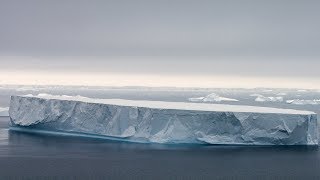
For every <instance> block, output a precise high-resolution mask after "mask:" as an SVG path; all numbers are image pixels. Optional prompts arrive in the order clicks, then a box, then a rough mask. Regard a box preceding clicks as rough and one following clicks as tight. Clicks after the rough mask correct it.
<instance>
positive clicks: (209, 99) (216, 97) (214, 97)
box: [189, 93, 238, 102]
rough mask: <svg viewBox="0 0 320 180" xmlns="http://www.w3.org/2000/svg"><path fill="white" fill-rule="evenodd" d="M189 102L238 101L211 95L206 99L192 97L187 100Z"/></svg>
mask: <svg viewBox="0 0 320 180" xmlns="http://www.w3.org/2000/svg"><path fill="white" fill-rule="evenodd" d="M189 101H191V102H221V101H238V100H237V99H232V98H227V97H221V96H219V95H218V94H216V93H211V94H209V95H207V96H206V97H192V98H189Z"/></svg>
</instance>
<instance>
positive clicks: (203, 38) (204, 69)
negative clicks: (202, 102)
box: [0, 0, 320, 88]
mask: <svg viewBox="0 0 320 180" xmlns="http://www.w3.org/2000/svg"><path fill="white" fill-rule="evenodd" d="M319 7H320V1H317V0H313V1H312V0H300V1H297V0H220V1H215V0H192V1H191V0H114V1H112V0H100V1H98V0H87V1H82V0H74V1H73V0H51V1H49V0H28V1H25V0H20V1H16V0H0V62H1V64H0V83H31V84H32V83H43V82H48V81H47V80H48V79H46V78H49V77H50V80H51V81H52V83H58V82H59V83H62V84H73V83H74V82H77V84H81V80H79V79H75V78H76V77H79V76H78V74H82V75H87V76H86V77H91V78H93V79H98V78H95V77H97V76H99V78H100V80H99V81H96V84H101V83H102V84H103V85H104V84H106V85H108V83H103V82H102V81H103V79H104V77H105V76H107V75H108V76H109V77H111V76H110V74H113V75H115V74H117V75H120V76H124V75H128V77H129V76H130V78H133V80H132V81H130V82H128V85H144V84H145V83H143V80H142V81H140V80H139V81H137V79H139V78H138V76H148V77H152V76H154V77H155V76H157V77H158V78H157V79H158V80H159V77H167V78H169V79H167V81H166V80H165V79H162V80H161V82H162V81H163V82H168V81H170V77H174V78H176V81H177V82H179V81H180V80H179V77H180V78H181V77H199V78H198V79H194V81H196V82H199V81H202V83H201V84H208V83H209V84H210V83H211V84H214V82H217V80H220V81H223V80H225V79H224V78H226V77H228V78H232V77H237V78H243V79H242V80H243V82H244V83H243V84H242V85H241V84H238V83H234V84H232V82H229V84H228V85H227V86H230V87H233V86H241V87H242V86H243V87H245V86H247V85H248V84H250V82H251V81H250V82H249V81H248V79H255V81H256V82H264V80H268V79H269V81H271V79H272V82H274V81H277V79H282V81H279V84H283V83H281V82H285V81H288V83H289V81H290V83H291V84H292V85H290V87H291V86H308V88H312V87H314V88H318V87H319V88H320V85H318V84H320V80H318V79H319V77H320V71H319V67H320V60H319V57H320V33H319V32H320V21H319V17H320V11H319ZM61 73H65V74H69V75H70V76H69V77H70V78H69V79H68V81H65V82H61V81H60V80H59V81H55V80H54V76H55V75H57V74H59V75H61ZM12 74H14V75H15V76H14V77H13V76H11V75H12ZM9 75H10V76H9ZM36 75H43V76H41V77H39V78H38V79H37V80H34V77H36ZM26 76H29V79H28V80H21V77H26ZM135 76H136V79H135V80H134V78H135ZM56 77H58V76H56ZM200 77H201V78H200ZM41 78H42V79H41ZM174 78H173V79H174ZM19 79H20V81H19ZM106 79H107V78H106ZM124 79H127V77H126V78H124ZM204 79H207V81H205V80H204ZM144 80H146V79H144ZM51 81H50V82H51ZM87 81H88V82H92V81H91V80H90V79H87ZM87 81H86V82H85V81H83V84H84V85H86V84H88V85H91V84H90V83H87ZM119 81H122V79H120V80H119ZM146 81H147V80H146ZM148 81H150V82H153V83H154V84H157V82H156V80H155V79H149V80H148ZM159 81H160V80H159ZM245 81H247V82H245ZM305 83H307V84H308V85H306V84H305ZM201 84H196V83H192V82H191V80H190V83H186V84H185V85H186V86H196V85H199V86H200V85H201ZM92 85H94V84H92ZM115 85H116V84H115ZM121 85H126V84H125V83H122V84H121ZM151 85H152V84H151ZM159 85H173V86H174V85H175V82H170V83H168V84H165V83H164V84H159ZM263 85H264V84H263V83H260V84H254V83H253V84H251V85H250V87H254V86H263ZM265 85H266V86H274V87H278V85H276V84H274V85H272V83H270V84H268V83H265ZM177 86H179V85H178V84H177ZM201 86H202V85H201ZM208 86H210V85H208ZM288 87H289V86H288Z"/></svg>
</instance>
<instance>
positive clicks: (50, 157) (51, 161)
mask: <svg viewBox="0 0 320 180" xmlns="http://www.w3.org/2000/svg"><path fill="white" fill-rule="evenodd" d="M43 91H44V92H46V93H52V94H69V95H78V94H80V95H85V96H88V97H99V98H125V99H149V100H170V101H187V98H188V97H190V96H191V97H193V96H195V97H196V96H203V95H206V94H208V93H209V90H208V91H150V90H145V91H142V90H138V91H137V90H135V91H132V90H125V91H124V90H122V91H119V90H109V91H103V92H102V91H99V90H94V91H91V90H77V91H75V90H73V91H72V90H63V91H62V90H60V89H58V90H50V91H49V90H46V91H45V90H43ZM260 91H261V92H260ZM210 92H212V90H210ZM1 93H2V94H1ZM27 93H34V94H37V93H39V92H38V90H37V92H34V91H31V92H21V91H14V90H7V89H5V90H2V91H1V90H0V96H1V97H0V106H2V107H5V106H7V105H9V99H10V98H9V94H27ZM218 93H219V94H222V95H224V96H227V97H232V98H236V99H239V102H229V103H232V104H247V105H257V104H258V105H259V102H255V101H254V99H253V97H250V96H249V95H250V94H251V93H254V92H251V91H250V92H248V91H243V92H242V91H239V92H238V91H237V92H234V91H222V90H221V91H219V92H218ZM241 93H242V94H241ZM259 93H261V94H263V93H265V94H266V95H268V93H269V94H270V92H269V91H263V90H259ZM274 93H275V92H274ZM276 93H278V92H276ZM301 93H302V92H300V91H298V92H297V93H296V94H297V97H299V98H304V99H308V98H309V99H316V98H318V97H319V93H318V92H312V93H308V94H303V93H304V92H303V93H302V95H301ZM271 95H272V94H271ZM295 96H296V95H295V94H294V93H291V91H290V92H288V95H287V97H286V98H288V99H292V98H294V97H295ZM301 96H302V97H301ZM262 105H263V106H271V107H285V108H294V109H305V110H313V111H315V112H317V111H319V110H320V108H319V105H312V106H311V105H305V106H298V105H288V104H286V103H284V102H282V103H279V102H275V103H271V102H265V103H263V104H260V106H262ZM8 122H9V117H0V180H2V179H4V180H6V179H28V180H29V179H30V180H34V179H75V180H78V179H150V180H154V179H164V180H167V179H254V180H256V179H288V180H289V179H299V180H300V179H302V180H307V179H320V150H319V148H318V147H316V146H222V145H219V146H216V145H161V144H136V143H128V142H118V141H111V140H98V139H90V138H80V137H67V136H54V135H43V134H30V133H22V132H16V131H10V130H9V128H8Z"/></svg>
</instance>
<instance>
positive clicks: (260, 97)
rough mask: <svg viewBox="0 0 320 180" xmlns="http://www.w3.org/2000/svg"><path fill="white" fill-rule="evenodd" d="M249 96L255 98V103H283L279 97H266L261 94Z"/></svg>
mask: <svg viewBox="0 0 320 180" xmlns="http://www.w3.org/2000/svg"><path fill="white" fill-rule="evenodd" d="M250 96H256V99H255V101H257V102H282V101H283V97H281V96H277V97H272V96H270V97H266V96H263V95H261V94H251V95H250Z"/></svg>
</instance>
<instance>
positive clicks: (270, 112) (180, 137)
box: [9, 95, 318, 145]
mask: <svg viewBox="0 0 320 180" xmlns="http://www.w3.org/2000/svg"><path fill="white" fill-rule="evenodd" d="M9 115H10V119H11V130H19V131H28V132H35V133H41V132H46V133H50V132H51V133H60V134H66V135H68V134H70V135H79V136H88V137H97V138H104V137H105V138H111V139H117V140H124V141H132V142H142V143H192V144H229V145H233V144H242V145H318V128H317V117H316V114H315V113H313V112H309V111H299V110H291V109H278V108H267V107H255V106H239V105H223V104H203V103H184V102H162V101H133V100H122V99H90V98H86V97H80V96H53V95H42V96H32V95H28V96H12V97H11V104H10V109H9Z"/></svg>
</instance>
